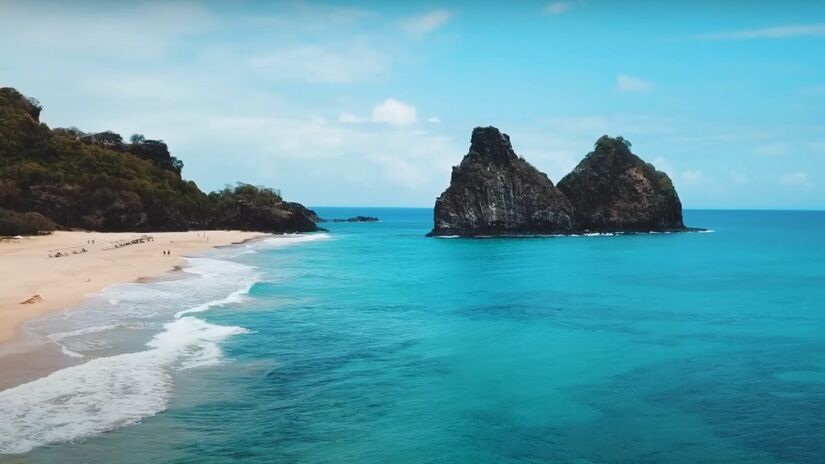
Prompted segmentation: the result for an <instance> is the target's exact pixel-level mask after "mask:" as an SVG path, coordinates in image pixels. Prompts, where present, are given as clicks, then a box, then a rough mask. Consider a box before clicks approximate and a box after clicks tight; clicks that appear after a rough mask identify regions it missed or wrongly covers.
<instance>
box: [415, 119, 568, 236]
mask: <svg viewBox="0 0 825 464" xmlns="http://www.w3.org/2000/svg"><path fill="white" fill-rule="evenodd" d="M575 229H576V223H575V219H574V214H573V207H572V206H571V204H570V202H569V201H568V200H567V198H565V197H564V195H563V194H562V193H561V191H559V189H557V188H556V187H555V186H554V185H553V182H551V181H550V179H549V178H548V177H547V175H545V174H544V173H542V172H540V171H539V170H537V169H536V168H534V167H533V166H532V165H530V163H528V162H527V161H525V160H524V159H522V158H519V157H518V156H517V155H516V153H515V152H514V151H513V147H512V146H511V145H510V137H508V136H507V134H502V133H501V132H499V130H498V129H496V128H495V127H477V128H476V129H474V130H473V135H472V139H471V141H470V151H469V153H467V155H466V156H465V157H464V159H463V160H462V161H461V164H460V165H459V166H456V167H454V168H453V173H452V178H451V181H450V186H449V187H448V188H447V190H445V191H444V193H442V194H441V196H440V197H438V199H437V200H436V203H435V226H434V228H433V230H432V232H430V234H429V235H431V236H437V235H442V236H443V235H459V236H479V235H531V234H556V233H570V232H573V231H575Z"/></svg>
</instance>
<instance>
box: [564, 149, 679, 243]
mask: <svg viewBox="0 0 825 464" xmlns="http://www.w3.org/2000/svg"><path fill="white" fill-rule="evenodd" d="M558 187H559V189H560V190H561V191H562V192H564V194H565V196H567V198H568V199H569V200H570V202H571V203H572V204H573V207H574V208H575V212H576V222H577V223H578V226H579V228H581V229H583V230H586V231H593V232H650V231H678V230H684V229H685V225H684V224H683V223H682V203H681V201H679V195H677V194H676V189H675V188H674V187H673V183H672V182H671V181H670V178H669V177H668V176H667V174H665V173H664V172H661V171H657V170H656V168H655V167H653V165H652V164H650V163H645V162H644V161H642V160H641V159H640V158H639V157H638V156H636V155H634V154H633V153H632V152H631V151H630V142H628V141H626V140H624V139H623V138H622V137H616V138H611V137H608V136H606V135H605V136H602V137H601V138H600V139H599V140H598V141H597V142H596V147H595V149H594V150H593V151H592V152H590V153H588V154H587V156H586V157H585V158H584V159H583V160H582V161H581V163H579V165H578V166H576V168H575V169H574V170H573V172H571V173H570V174H568V175H566V176H565V177H564V178H563V179H562V180H560V181H559V184H558Z"/></svg>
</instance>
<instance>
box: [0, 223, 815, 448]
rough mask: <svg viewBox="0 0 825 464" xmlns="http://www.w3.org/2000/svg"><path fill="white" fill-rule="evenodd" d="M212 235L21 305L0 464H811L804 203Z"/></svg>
mask: <svg viewBox="0 0 825 464" xmlns="http://www.w3.org/2000/svg"><path fill="white" fill-rule="evenodd" d="M317 210H318V212H319V214H321V215H322V216H324V217H349V216H354V215H357V214H360V215H373V216H378V217H380V218H381V222H379V223H328V224H326V225H325V227H328V229H329V232H328V233H317V234H312V235H306V236H290V237H285V238H283V237H282V238H272V239H265V240H262V241H259V242H254V243H247V244H244V245H239V246H235V247H229V248H222V249H216V250H213V251H211V252H209V253H207V254H205V255H201V256H199V257H196V258H191V259H190V260H189V265H188V267H186V268H185V269H184V270H183V271H179V272H174V273H171V274H170V276H169V278H164V279H161V280H157V281H152V282H143V283H131V284H123V285H117V286H114V287H111V288H109V289H107V290H106V291H104V292H103V293H101V294H99V295H95V296H94V297H92V298H90V299H89V300H88V301H87V302H85V303H84V304H82V305H81V306H79V307H77V308H72V309H69V310H66V311H60V312H57V313H54V314H52V315H50V316H48V317H46V318H43V319H40V320H37V321H33V322H31V323H29V327H28V328H29V330H30V331H31V332H33V333H35V334H38V335H39V336H42V337H44V338H46V339H48V340H51V342H53V343H54V344H55V346H59V347H60V349H61V350H62V351H63V353H65V356H66V359H67V360H69V361H70V362H71V363H75V364H74V365H72V366H71V367H68V368H65V369H63V370H60V371H57V372H56V373H54V374H52V375H51V376H49V377H46V378H42V379H39V380H36V381H33V382H30V383H27V384H23V385H20V386H17V387H13V388H11V389H7V390H5V391H2V392H0V453H3V454H0V462H3V463H6V462H13V463H53V462H60V463H104V462H118V463H218V462H229V461H233V462H252V463H257V462H274V463H571V464H573V463H575V464H591V463H592V464H602V463H634V464H638V463H749V464H757V463H758V464H762V463H765V464H769V463H770V464H779V463H822V462H823V459H825V458H824V457H825V357H823V353H825V242H824V241H823V239H824V238H825V212H804V211H700V210H688V211H686V212H685V222H686V224H688V225H690V226H697V227H706V228H708V229H710V230H709V231H707V232H703V233H680V234H647V235H617V236H609V235H601V236H579V237H540V238H509V239H507V238H489V239H449V238H426V237H425V236H424V234H425V233H427V232H428V231H429V229H430V228H431V225H432V210H431V209H400V208H398V209H393V208H318V209H317Z"/></svg>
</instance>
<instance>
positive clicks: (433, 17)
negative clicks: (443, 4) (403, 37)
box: [401, 10, 450, 36]
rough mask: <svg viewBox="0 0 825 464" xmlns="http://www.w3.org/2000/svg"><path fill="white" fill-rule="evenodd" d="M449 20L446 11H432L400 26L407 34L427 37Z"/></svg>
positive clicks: (448, 13)
mask: <svg viewBox="0 0 825 464" xmlns="http://www.w3.org/2000/svg"><path fill="white" fill-rule="evenodd" d="M449 20H450V12H449V11H447V10H433V11H431V12H429V13H427V14H424V15H421V16H416V17H414V18H410V19H408V20H406V21H404V23H403V24H402V25H401V27H402V28H403V29H404V31H406V32H407V33H408V34H411V35H417V36H422V35H427V34H429V33H430V32H433V31H435V30H436V29H438V28H440V27H441V26H443V25H445V24H447V21H449Z"/></svg>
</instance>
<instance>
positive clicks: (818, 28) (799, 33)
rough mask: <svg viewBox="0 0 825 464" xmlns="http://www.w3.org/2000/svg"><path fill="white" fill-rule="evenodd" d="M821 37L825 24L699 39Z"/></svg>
mask: <svg viewBox="0 0 825 464" xmlns="http://www.w3.org/2000/svg"><path fill="white" fill-rule="evenodd" d="M821 36H825V24H795V25H789V26H777V27H766V28H761V29H747V30H741V31H727V32H715V33H712V34H702V35H700V36H699V38H700V39H705V40H747V39H786V38H791V37H821Z"/></svg>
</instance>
